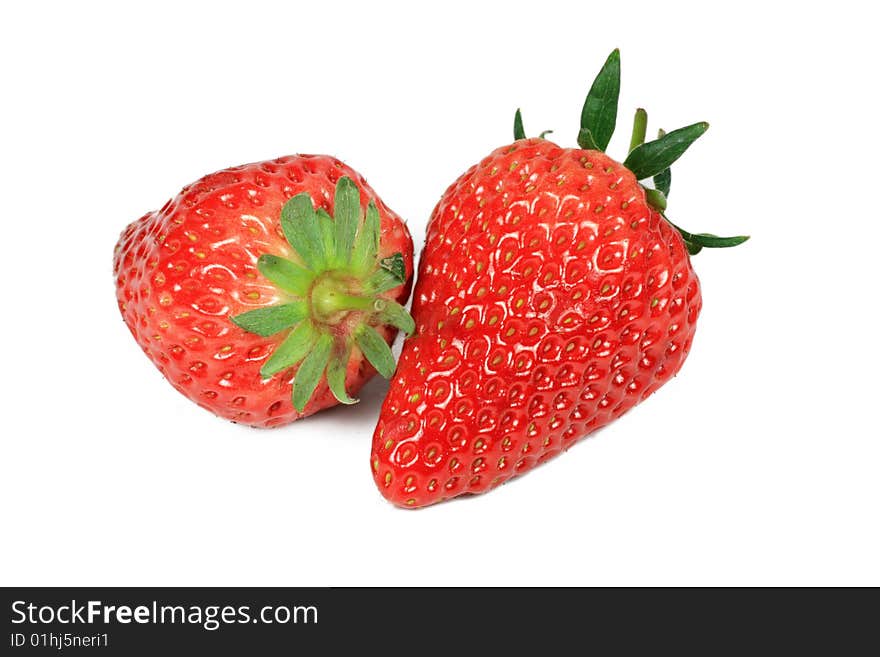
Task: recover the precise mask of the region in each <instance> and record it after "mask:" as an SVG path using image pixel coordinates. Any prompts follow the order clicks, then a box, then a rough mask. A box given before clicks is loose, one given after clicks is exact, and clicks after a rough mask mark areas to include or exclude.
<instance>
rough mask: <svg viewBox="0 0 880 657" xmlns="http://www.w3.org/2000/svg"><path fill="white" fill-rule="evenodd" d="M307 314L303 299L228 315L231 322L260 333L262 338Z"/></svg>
mask: <svg viewBox="0 0 880 657" xmlns="http://www.w3.org/2000/svg"><path fill="white" fill-rule="evenodd" d="M308 314H309V305H308V303H306V302H305V301H295V302H293V303H285V304H281V305H280V306H267V307H266V308H258V309H257V310H250V311H248V312H246V313H242V314H240V315H235V316H234V317H230V318H229V319H231V320H232V323H233V324H235V325H236V326H239V327H241V328H243V329H244V330H245V331H248V332H249V333H255V334H256V335H261V336H263V337H264V338H266V337H269V336H270V335H275V334H276V333H280V332H281V331H283V330H284V329H288V328H290V327H291V326H293V325H294V324H298V323H299V322H301V321H302V320H304V319H305V318H306V317H308Z"/></svg>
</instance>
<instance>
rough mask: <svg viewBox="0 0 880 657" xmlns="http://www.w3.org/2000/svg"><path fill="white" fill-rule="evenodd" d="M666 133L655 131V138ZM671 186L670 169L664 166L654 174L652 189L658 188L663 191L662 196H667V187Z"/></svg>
mask: <svg viewBox="0 0 880 657" xmlns="http://www.w3.org/2000/svg"><path fill="white" fill-rule="evenodd" d="M665 134H666V131H665V130H658V131H657V139H660V138H661V137H663V136H664V135H665ZM670 187H672V169H670V168H669V167H666V168H665V169H663V171H661V172H660V173H658V174H657V175H656V176H654V189H658V190H660V191H661V192H663V196H665V197H666V198H669V188H670Z"/></svg>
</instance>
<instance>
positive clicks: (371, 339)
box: [354, 324, 396, 379]
mask: <svg viewBox="0 0 880 657" xmlns="http://www.w3.org/2000/svg"><path fill="white" fill-rule="evenodd" d="M354 337H355V341H356V342H357V345H358V347H359V348H360V350H361V352H363V354H364V356H365V357H366V359H367V360H368V361H370V364H371V365H372V366H373V367H375V368H376V371H377V372H378V373H379V374H381V375H382V376H384V377H385V378H386V379H390V378H391V377H392V376H393V375H394V369H395V367H396V365H395V363H394V354H392V353H391V347H389V346H388V343H387V342H385V340H383V339H382V336H381V335H379V333H378V331H376V329H374V328H373V327H372V326H370V325H369V324H363V325H361V327H360V328H359V329H358V330H357V331H356V332H355V334H354Z"/></svg>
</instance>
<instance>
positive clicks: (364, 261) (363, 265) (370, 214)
mask: <svg viewBox="0 0 880 657" xmlns="http://www.w3.org/2000/svg"><path fill="white" fill-rule="evenodd" d="M380 232H381V226H380V220H379V210H378V209H377V208H376V204H375V203H374V202H373V201H372V200H371V201H370V203H369V205H367V214H366V216H365V217H364V223H363V226H361V229H360V231H359V232H358V234H357V237H356V238H355V242H354V252H353V253H352V254H351V270H352V272H353V273H354V274H355V275H356V276H362V275H363V274H365V273H367V271H369V269H370V267H371V266H373V265H374V264H375V262H376V255H377V254H378V253H379V234H380Z"/></svg>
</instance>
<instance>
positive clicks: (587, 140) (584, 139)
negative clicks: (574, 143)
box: [578, 128, 602, 151]
mask: <svg viewBox="0 0 880 657" xmlns="http://www.w3.org/2000/svg"><path fill="white" fill-rule="evenodd" d="M578 146H580V147H581V148H583V149H584V150H587V151H601V150H602V149H601V148H599V147H598V146H597V145H596V140H595V139H593V133H592V132H590V131H589V130H588V129H587V128H581V130H580V132H579V133H578Z"/></svg>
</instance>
